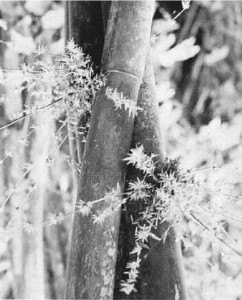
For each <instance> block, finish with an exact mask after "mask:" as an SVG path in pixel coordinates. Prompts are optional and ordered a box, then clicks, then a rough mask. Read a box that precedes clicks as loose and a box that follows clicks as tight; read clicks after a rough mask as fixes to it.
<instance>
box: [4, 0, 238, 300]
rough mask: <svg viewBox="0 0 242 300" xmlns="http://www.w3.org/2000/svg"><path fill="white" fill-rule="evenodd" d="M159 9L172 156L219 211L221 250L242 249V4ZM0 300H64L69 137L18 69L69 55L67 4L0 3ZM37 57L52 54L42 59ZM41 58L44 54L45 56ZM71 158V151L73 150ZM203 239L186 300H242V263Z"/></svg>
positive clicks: (159, 54)
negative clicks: (37, 109)
mask: <svg viewBox="0 0 242 300" xmlns="http://www.w3.org/2000/svg"><path fill="white" fill-rule="evenodd" d="M181 10H182V3H181V1H157V3H156V11H155V14H154V20H153V25H152V34H151V46H152V58H153V66H154V70H155V76H156V93H157V100H158V103H159V114H160V124H161V127H162V128H163V130H164V133H165V140H166V147H167V152H168V156H169V157H171V158H176V157H178V156H180V157H181V163H182V166H183V167H184V169H190V170H191V171H190V172H193V174H194V178H196V179H197V180H199V181H200V183H201V185H203V186H204V189H205V190H206V197H204V201H207V202H209V203H217V204H219V207H222V208H223V209H217V208H216V209H214V216H213V217H214V220H219V221H221V222H222V224H223V228H224V235H223V239H224V241H226V243H228V244H233V245H234V247H235V248H236V249H241V248H242V217H241V216H242V202H241V200H242V194H241V192H242V183H241V178H242V167H241V166H242V143H241V139H242V100H241V95H242V51H241V43H242V40H241V30H242V3H241V2H239V1H230V2H229V1H228V2H226V1H204V2H202V1H196V2H192V3H191V6H190V8H189V9H188V10H186V11H184V12H183V13H182V14H181V15H179V16H178V14H179V12H180V11H181ZM0 17H1V18H0V41H1V42H0V67H1V69H0V127H1V130H0V155H1V156H0V203H1V204H0V213H1V217H0V222H1V224H0V298H4V299H9V298H31V299H34V298H38V299H41V298H52V299H61V298H63V288H64V276H65V270H66V260H67V251H68V239H69V236H70V228H71V220H72V210H73V194H74V193H75V183H74V182H73V177H72V176H73V174H72V173H73V170H72V157H71V154H70V153H69V145H70V144H71V145H72V139H69V142H68V130H67V125H66V123H65V122H64V120H62V119H61V118H53V115H52V114H50V112H49V111H48V110H43V111H41V112H36V113H34V114H33V115H32V116H31V117H26V118H23V119H21V120H20V121H19V122H16V123H14V124H12V125H11V126H7V127H4V125H5V124H8V123H9V122H11V120H13V119H16V118H18V116H19V113H20V112H21V111H22V110H23V109H26V107H32V106H33V105H41V103H38V97H36V96H34V95H30V94H29V93H28V91H27V89H26V82H25V80H24V76H23V73H22V71H21V70H20V65H21V64H22V63H27V64H30V65H31V64H32V63H33V62H35V61H36V60H37V58H38V59H42V60H43V61H44V62H45V63H46V64H47V65H48V63H50V62H51V61H53V60H55V58H56V57H58V56H59V55H62V54H63V53H64V4H63V2H62V1H1V2H0ZM39 45H41V47H42V46H45V47H46V48H48V54H41V51H37V52H36V51H35V50H36V47H37V48H38V47H40V46H39ZM39 49H40V48H39ZM72 150H73V151H74V152H75V149H72ZM203 232H204V228H202V227H201V230H200V231H198V230H197V227H195V226H194V227H192V226H191V228H190V236H189V238H190V242H191V246H190V247H185V246H184V249H183V257H184V263H185V267H186V275H185V277H186V283H187V287H188V294H189V297H190V299H192V300H196V299H199V300H200V299H201V300H207V299H218V300H222V299H226V300H228V299H230V300H237V299H242V290H241V280H242V257H241V256H240V255H238V254H236V253H235V252H234V251H231V249H229V248H228V247H226V245H224V244H223V243H220V242H219V241H216V240H215V238H212V239H211V240H212V242H211V240H209V241H208V240H207V239H206V238H204V237H203Z"/></svg>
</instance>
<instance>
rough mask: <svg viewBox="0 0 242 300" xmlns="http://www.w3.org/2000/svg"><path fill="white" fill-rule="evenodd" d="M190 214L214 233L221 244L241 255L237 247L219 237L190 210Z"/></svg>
mask: <svg viewBox="0 0 242 300" xmlns="http://www.w3.org/2000/svg"><path fill="white" fill-rule="evenodd" d="M189 214H190V216H191V217H192V218H193V219H194V220H195V221H197V222H198V223H199V224H200V225H201V226H202V227H203V228H204V229H206V230H207V231H210V232H212V233H213V234H214V236H215V238H216V239H217V240H219V241H220V242H221V243H222V244H224V245H225V246H227V247H228V248H229V249H230V250H232V251H233V252H234V253H236V254H237V255H239V256H240V257H242V253H241V252H240V251H238V250H237V249H235V248H234V247H233V246H231V245H229V244H228V243H227V242H225V241H224V240H223V239H222V238H220V237H219V236H217V234H216V233H215V232H214V230H212V229H211V228H209V227H208V226H207V225H206V224H204V223H203V222H202V221H201V220H200V219H198V218H197V217H196V216H195V215H194V214H193V212H192V211H189Z"/></svg>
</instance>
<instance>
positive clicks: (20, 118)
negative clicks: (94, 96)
mask: <svg viewBox="0 0 242 300" xmlns="http://www.w3.org/2000/svg"><path fill="white" fill-rule="evenodd" d="M63 99H64V98H63V97H61V98H58V99H56V100H54V101H52V102H51V103H48V104H46V105H43V106H40V107H38V108H36V111H40V110H43V109H45V108H48V107H50V106H52V105H54V104H55V103H57V102H59V101H61V100H63ZM31 115H33V112H30V113H27V114H26V115H24V116H21V117H19V118H17V119H14V120H12V121H11V122H9V123H7V124H5V125H3V126H1V127H0V130H3V129H5V128H7V127H9V126H11V125H13V124H15V123H17V122H19V121H21V120H24V119H25V118H27V117H30V116H31Z"/></svg>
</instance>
